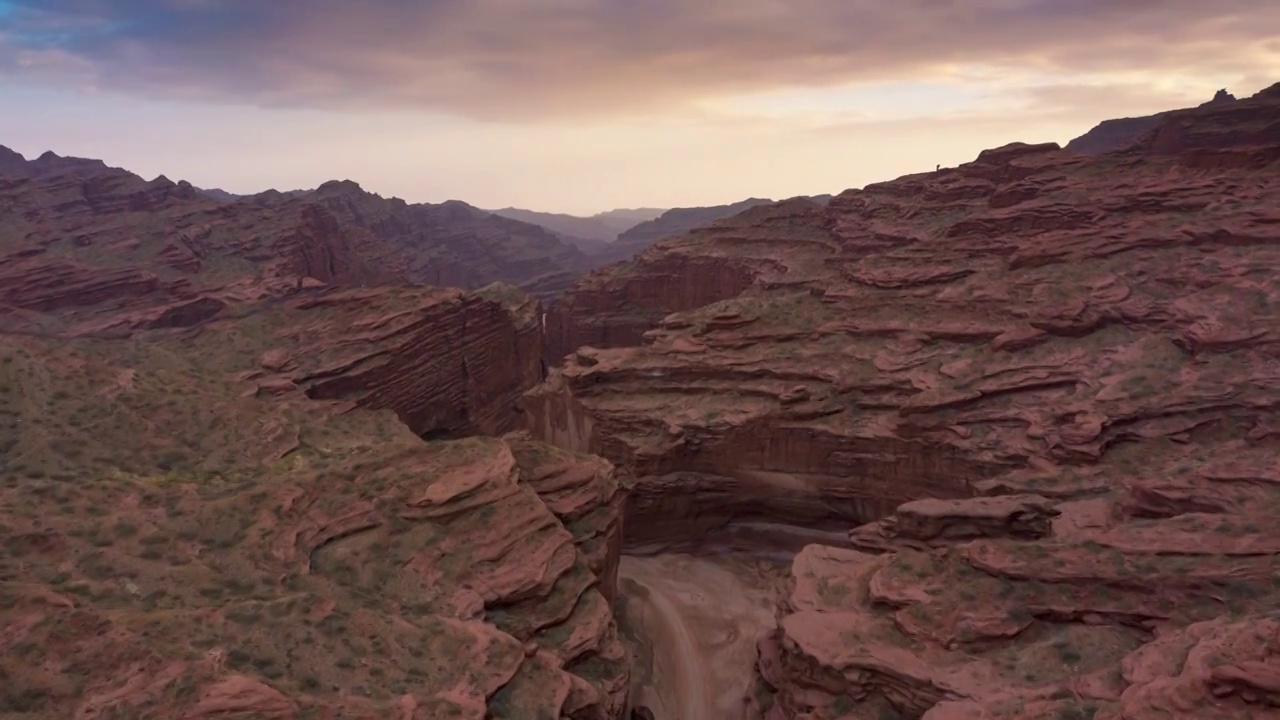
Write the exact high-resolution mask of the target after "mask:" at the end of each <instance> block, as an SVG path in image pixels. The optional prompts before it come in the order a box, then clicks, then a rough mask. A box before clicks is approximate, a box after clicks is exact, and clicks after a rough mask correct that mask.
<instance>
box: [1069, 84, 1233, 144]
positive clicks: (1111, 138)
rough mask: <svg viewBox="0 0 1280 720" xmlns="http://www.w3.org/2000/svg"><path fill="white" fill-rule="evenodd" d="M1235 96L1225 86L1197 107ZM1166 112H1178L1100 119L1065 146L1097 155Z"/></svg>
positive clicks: (1147, 127) (1156, 123)
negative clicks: (1087, 130)
mask: <svg viewBox="0 0 1280 720" xmlns="http://www.w3.org/2000/svg"><path fill="white" fill-rule="evenodd" d="M1235 99H1236V97H1235V96H1234V95H1232V94H1231V93H1229V92H1227V91H1226V90H1225V89H1224V90H1219V91H1218V92H1217V93H1215V94H1214V96H1213V99H1212V100H1209V101H1208V102H1206V103H1203V104H1202V105H1200V107H1208V106H1210V105H1214V104H1221V103H1230V102H1234V101H1235ZM1170 112H1178V111H1177V110H1169V111H1166V112H1161V113H1156V114H1155V115H1146V116H1143V117H1133V118H1115V119H1112V120H1103V121H1102V122H1100V123H1098V124H1097V125H1095V126H1094V127H1093V128H1091V129H1090V130H1089V132H1087V133H1085V134H1084V135H1081V136H1080V137H1078V138H1075V139H1073V140H1072V141H1071V142H1069V143H1067V147H1066V149H1067V150H1070V151H1072V152H1078V153H1081V154H1084V155H1101V154H1102V153H1107V152H1114V151H1116V150H1122V149H1124V148H1125V147H1126V146H1128V145H1129V144H1131V143H1133V142H1134V141H1135V140H1137V139H1138V138H1140V137H1142V136H1143V135H1145V134H1147V133H1149V132H1151V131H1152V130H1154V129H1156V128H1157V127H1159V126H1160V123H1162V122H1164V120H1165V118H1166V117H1167V116H1168V115H1169V113H1170Z"/></svg>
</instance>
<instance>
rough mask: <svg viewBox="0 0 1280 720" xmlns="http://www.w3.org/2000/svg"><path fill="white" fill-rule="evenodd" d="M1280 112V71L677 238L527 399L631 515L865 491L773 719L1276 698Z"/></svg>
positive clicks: (820, 570) (813, 560)
mask: <svg viewBox="0 0 1280 720" xmlns="http://www.w3.org/2000/svg"><path fill="white" fill-rule="evenodd" d="M1278 118H1280V86H1275V87H1272V88H1270V89H1269V90H1266V91H1264V92H1262V93H1260V94H1258V95H1257V96H1255V97H1253V98H1248V99H1243V100H1239V101H1235V102H1222V103H1212V104H1209V105H1206V106H1202V107H1200V108H1197V109H1193V110H1188V111H1180V112H1175V113H1170V114H1168V115H1167V116H1165V117H1164V119H1163V122H1162V123H1161V124H1160V125H1159V127H1157V128H1155V129H1154V130H1152V131H1151V132H1150V133H1148V134H1147V135H1145V136H1144V137H1143V138H1140V139H1139V140H1137V141H1135V142H1134V143H1132V144H1131V145H1130V146H1129V148H1128V149H1126V150H1125V151H1124V152H1120V153H1112V154H1108V155H1103V156H1099V157H1085V156H1082V155H1080V154H1077V153H1070V152H1065V151H1062V150H1060V149H1059V148H1058V147H1057V146H1056V145H1023V144H1014V145H1010V146H1007V147H1003V148H999V149H996V150H990V151H987V152H984V153H982V154H981V155H980V156H979V157H978V158H977V159H976V160H975V161H974V162H972V163H968V164H966V165H963V166H961V167H959V168H955V169H949V170H945V171H942V172H937V173H929V174H922V175H914V176H907V177H904V178H900V179H898V180H896V181H893V182H888V183H881V184H876V185H871V186H868V187H867V188H865V189H863V190H861V191H848V192H845V193H843V194H841V195H839V196H837V197H835V198H833V199H832V200H831V201H830V204H829V205H828V206H827V207H825V208H824V207H821V206H819V205H817V204H814V203H808V202H804V201H789V202H785V203H780V204H777V205H774V206H770V207H761V208H755V209H753V210H751V211H749V212H748V213H747V214H745V215H742V216H739V217H737V218H733V219H731V220H730V221H726V222H723V223H720V224H719V225H718V226H717V227H715V228H711V229H707V230H702V231H698V232H695V233H692V234H690V235H688V236H685V237H684V238H682V239H680V240H678V241H673V242H668V243H662V244H659V245H658V246H655V247H654V248H652V249H650V250H649V251H646V252H645V253H643V254H642V255H641V256H639V258H638V259H637V260H636V261H635V262H633V263H629V264H624V265H622V266H618V267H614V268H609V269H608V270H607V271H605V272H601V273H599V274H596V275H594V276H592V277H590V278H588V279H587V280H585V281H584V282H583V283H582V284H581V285H580V286H579V289H578V290H577V291H576V292H575V293H574V294H573V295H571V297H570V298H569V299H568V301H567V302H566V303H565V305H564V307H563V309H562V310H561V313H562V314H561V315H560V316H559V317H557V318H555V323H556V325H555V327H554V328H553V329H552V332H553V336H552V337H553V343H558V345H553V347H552V350H553V351H559V350H564V349H572V347H574V346H576V345H579V344H595V345H600V346H612V347H608V348H605V349H601V348H584V349H581V350H578V351H577V352H576V353H574V354H572V355H570V356H569V358H568V360H567V362H566V364H565V366H564V368H563V370H562V371H561V372H559V373H556V374H553V376H552V377H551V378H550V379H549V380H548V382H547V383H545V384H544V385H543V386H541V387H540V388H538V389H537V390H535V391H533V392H531V393H530V395H529V396H528V397H527V398H526V410H527V412H528V415H529V419H530V423H531V427H532V429H533V432H534V434H535V436H537V437H539V438H542V439H544V440H547V441H549V442H552V443H554V444H556V445H559V446H561V447H566V448H572V449H574V450H577V451H581V452H596V453H600V454H602V455H604V456H605V457H606V458H608V459H610V460H612V461H614V462H615V463H617V464H619V465H621V466H624V467H627V468H629V469H631V470H632V471H633V473H634V474H635V475H636V489H635V491H634V492H635V494H636V501H635V502H634V503H632V505H631V507H630V508H629V513H628V517H627V519H626V522H627V527H628V537H629V539H631V538H636V539H637V541H645V542H674V541H679V540H682V539H689V538H690V536H699V535H701V534H704V533H706V532H707V531H709V530H711V529H713V528H715V527H717V526H722V525H725V524H726V523H730V522H734V523H736V524H737V525H738V526H739V527H751V526H760V525H761V524H762V523H763V524H766V527H765V528H764V529H765V530H771V534H772V536H773V537H772V539H773V540H774V541H777V542H782V543H784V544H789V545H792V546H794V545H800V544H804V543H805V542H812V540H811V537H810V536H811V534H812V533H813V532H814V531H824V532H827V533H830V532H832V531H835V530H838V529H847V528H850V527H854V526H861V527H860V528H859V529H858V530H856V531H854V532H853V533H852V534H851V535H850V536H848V537H844V536H841V537H838V538H837V539H836V540H834V541H829V542H824V544H822V545H817V546H812V547H809V548H807V549H805V550H804V551H803V552H802V553H801V554H800V555H799V556H798V558H797V559H796V561H795V563H794V565H793V569H792V576H793V579H792V581H791V583H790V590H789V592H788V593H787V595H786V597H785V599H784V601H783V603H782V604H781V607H780V608H779V617H778V629H777V631H776V632H775V633H774V634H773V635H772V636H771V637H770V638H769V639H768V640H767V641H765V642H764V643H762V646H761V658H760V663H759V667H760V672H761V676H762V678H763V683H764V686H763V687H764V688H765V690H766V692H765V693H764V696H765V699H764V704H765V707H766V708H767V709H768V713H769V715H768V717H769V718H771V719H774V720H782V719H784V718H810V719H816V718H831V719H833V720H834V719H835V718H862V717H867V718H873V717H901V718H919V717H926V718H928V719H929V720H943V719H950V718H987V719H988V720H994V719H1005V718H1009V719H1012V718H1026V719H1030V718H1055V717H1057V718H1062V717H1095V718H1104V717H1105V718H1120V717H1124V718H1140V717H1186V718H1191V717H1196V718H1211V717H1212V718H1217V717H1222V718H1245V717H1251V718H1252V717H1256V718H1262V717H1264V716H1267V717H1269V716H1270V715H1272V714H1274V713H1275V707H1276V706H1277V705H1278V704H1280V698H1278V697H1277V696H1276V695H1275V692H1276V690H1275V688H1276V686H1275V684H1274V678H1275V677H1276V673H1277V672H1278V671H1277V666H1276V664H1275V663H1276V658H1277V657H1280V653H1278V652H1277V651H1280V635H1277V630H1276V629H1277V627H1280V626H1278V625H1277V618H1276V617H1274V612H1273V611H1274V608H1275V607H1276V604H1277V602H1278V601H1280V586H1277V585H1276V583H1275V582H1274V576H1275V571H1276V568H1275V565H1274V562H1275V557H1276V553H1277V551H1280V546H1276V542H1275V541H1276V538H1275V537H1274V535H1275V533H1274V532H1273V530H1272V527H1271V526H1272V525H1273V523H1271V522H1270V521H1269V520H1268V518H1269V517H1271V515H1273V514H1274V512H1275V510H1276V508H1277V507H1280V490H1278V488H1280V485H1278V484H1277V483H1278V482H1280V481H1278V480H1277V478H1276V477H1274V476H1275V472H1276V465H1275V462H1274V458H1275V457H1276V455H1277V453H1280V444H1278V443H1280V433H1278V432H1277V425H1276V423H1275V420H1274V418H1275V414H1276V411H1277V408H1278V407H1280V380H1278V379H1277V377H1276V373H1275V363H1276V352H1275V351H1276V345H1275V341H1276V337H1277V334H1278V333H1280V324H1277V318H1280V314H1278V312H1277V308H1278V307H1280V288H1277V285H1276V283H1275V281H1274V278H1273V275H1274V272H1273V269H1274V268H1275V267H1276V266H1277V264H1280V254H1277V253H1278V252H1280V250H1277V248H1280V235H1277V228H1280V214H1278V213H1280V164H1278V163H1280V120H1278ZM668 313H674V314H670V315H668V316H667V317H665V319H661V320H660V321H659V318H662V317H663V316H664V315H667V314H668ZM551 322H552V320H551V318H549V325H551ZM655 325H656V327H655ZM650 328H653V329H650ZM554 333H558V334H559V339H558V340H557V339H555V338H556V337H557V336H556V335H555V334H554ZM641 343H643V344H641ZM628 345H630V346H632V347H624V346H628ZM768 524H772V525H775V526H790V527H795V526H800V527H801V530H800V531H782V532H777V531H776V528H772V529H771V528H769V527H768ZM762 536H763V533H762ZM1160 713H1164V714H1160Z"/></svg>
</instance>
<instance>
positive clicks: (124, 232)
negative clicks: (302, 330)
mask: <svg viewBox="0 0 1280 720" xmlns="http://www.w3.org/2000/svg"><path fill="white" fill-rule="evenodd" d="M6 157H8V160H2V161H0V210H2V212H3V226H0V231H2V232H3V233H4V237H5V239H6V242H5V245H4V247H3V252H4V255H3V256H0V267H2V268H3V270H0V273H2V277H0V287H2V288H4V291H5V295H4V296H0V303H3V304H6V305H11V306H15V307H17V308H20V309H35V310H41V309H45V308H48V307H50V306H63V307H64V306H68V305H75V304H81V305H84V304H89V305H97V304H99V303H103V302H111V301H112V300H113V299H114V298H113V293H115V291H116V289H117V288H122V290H121V291H120V292H119V293H118V294H119V295H121V296H122V297H131V296H135V295H138V294H139V293H137V292H136V291H135V290H136V289H137V288H143V289H145V290H146V291H147V292H148V293H155V294H159V295H163V296H166V297H169V298H170V299H171V300H172V301H174V302H180V301H188V302H189V301H191V300H193V299H199V298H205V297H208V298H211V299H212V300H214V301H224V300H225V299H226V298H228V297H231V298H260V297H266V296H277V295H280V294H283V293H285V292H287V291H289V290H291V289H296V288H297V287H299V286H319V285H324V284H337V285H359V284H413V285H437V286H446V287H459V288H462V289H468V290H469V289H476V288H479V287H483V286H485V285H488V284H490V283H493V282H507V283H510V284H512V285H517V286H521V287H523V288H525V289H526V290H527V291H529V292H530V293H532V294H534V295H537V296H540V297H546V296H549V295H550V294H555V293H557V292H559V291H560V290H562V289H564V288H567V287H568V285H569V284H571V282H572V281H573V279H574V278H575V277H576V276H577V275H578V274H580V273H581V272H582V271H584V270H585V269H586V264H585V263H586V259H585V256H584V255H583V254H582V253H581V251H579V250H578V249H577V248H574V247H572V246H569V245H565V244H564V243H562V242H561V241H560V240H559V239H558V238H557V237H556V236H555V235H554V234H552V233H551V232H549V231H547V230H545V229H543V228H540V227H537V226H535V225H529V224H527V223H522V222H519V221H516V220H511V219H508V218H502V217H497V216H495V215H491V214H490V213H487V212H484V211H482V210H479V209H476V208H474V207H471V206H470V205H467V204H465V203H461V202H457V201H450V202H446V203H441V204H438V205H411V204H408V203H406V202H404V201H403V200H399V199H395V198H391V199H387V198H382V197H380V196H378V195H375V194H373V193H368V192H365V191H364V190H362V189H361V188H360V186H359V185H357V184H356V183H354V182H350V181H333V182H328V183H325V184H323V185H321V186H320V187H318V188H316V189H315V190H312V191H309V192H304V193H281V192H276V191H268V192H265V193H261V194H258V195H253V196H249V197H244V198H239V199H233V200H231V201H223V200H215V199H213V198H210V197H208V196H206V195H204V194H203V193H201V191H199V190H197V189H196V188H194V187H193V186H191V185H190V184H189V183H186V182H178V183H175V182H173V181H171V180H169V179H168V178H165V177H163V176H161V177H159V178H156V179H155V180H152V181H146V180H143V179H142V178H140V177H138V176H136V175H134V174H132V173H129V172H127V171H125V170H121V169H118V168H109V167H107V166H106V165H105V164H104V163H102V162H101V161H97V160H82V159H78V158H60V157H58V156H56V155H54V154H52V153H46V154H45V155H42V156H41V157H40V158H37V159H36V160H31V161H22V160H21V156H18V155H17V154H16V153H12V152H11V151H10V153H9V155H7V156H6ZM24 277H30V280H27V281H25V282H24V281H23V280H22V278H24ZM232 280H234V282H232Z"/></svg>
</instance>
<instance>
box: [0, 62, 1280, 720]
mask: <svg viewBox="0 0 1280 720" xmlns="http://www.w3.org/2000/svg"><path fill="white" fill-rule="evenodd" d="M694 210H696V212H695V211H694ZM659 213H660V211H655V212H654V213H651V214H650V215H651V217H647V218H640V217H638V216H637V217H636V218H633V220H634V222H635V224H634V226H633V227H634V228H638V229H635V230H633V231H631V232H632V234H631V236H630V237H631V241H630V242H631V244H629V245H626V246H625V247H626V252H627V253H630V252H635V253H636V254H635V255H634V256H626V253H622V255H623V256H624V257H625V259H624V257H619V251H618V250H617V248H612V249H609V250H608V251H602V254H600V255H593V254H592V252H593V251H591V250H590V247H591V246H589V244H588V243H585V241H584V242H583V243H579V244H575V243H574V242H570V240H569V239H567V236H566V229H568V230H572V227H570V226H568V225H563V226H558V227H560V229H558V230H556V229H549V228H547V227H543V226H540V225H537V224H536V222H535V221H537V219H538V218H537V217H536V216H535V215H536V214H529V215H527V216H524V215H522V216H520V219H517V218H513V217H506V216H503V215H502V214H495V213H490V212H487V211H483V210H480V209H477V208H475V207H472V206H469V205H466V204H464V203H460V202H450V203H444V204H441V205H415V204H409V203H406V202H404V201H401V200H397V199H393V198H383V197H380V196H378V195H376V194H373V193H369V192H366V191H364V190H363V189H362V188H361V187H360V186H359V185H356V184H355V183H353V182H349V181H340V182H331V183H326V184H325V185H322V186H320V187H319V188H316V189H315V190H311V191H300V192H293V193H280V192H275V191H270V192H266V193H261V194H258V195H252V196H243V197H241V196H230V195H227V194H225V193H223V194H218V193H213V192H209V191H203V190H201V189H199V188H196V187H194V186H193V185H191V184H190V183H187V182H174V181H171V180H169V179H168V178H165V177H163V176H162V177H160V178H157V179H155V180H152V181H147V180H144V179H143V178H141V177H139V176H137V175H134V174H132V173H130V172H127V171H125V170H122V169H118V168H112V167H109V166H107V165H106V164H104V163H102V162H99V161H96V160H85V159H79V158H68V157H61V156H59V155H56V154H54V153H52V152H51V153H47V154H45V155H42V156H40V157H37V158H35V159H27V158H25V157H23V156H21V155H19V154H17V153H15V152H13V151H8V150H5V149H2V148H0V718H6V719H8V718H15V719H31V720H35V719H39V720H45V719H50V720H53V719H59V720H61V719H65V718H75V719H76V720H110V719H129V718H173V719H180V720H224V719H231V720H249V719H250V718H253V719H257V720H311V719H315V720H322V719H323V720H337V719H340V718H341V719H346V718H360V719H364V718H368V719H370V720H372V719H374V718H395V719H396V720H434V719H436V718H459V719H467V720H485V719H487V718H495V719H498V718H510V719H517V720H519V719H530V720H557V719H561V718H570V719H572V720H644V719H646V718H648V719H652V720H1053V719H1057V720H1088V719H1092V720H1122V719H1123V720H1148V719H1150V720H1156V719H1167V720H1181V719H1188V720H1189V719H1192V718H1195V719H1211V718H1223V719H1225V720H1262V719H1263V718H1275V717H1280V610H1277V608H1280V565H1278V564H1277V560H1278V559H1280V525H1278V524H1277V517H1278V516H1280V283H1278V282H1277V270H1278V269H1280V85H1273V86H1271V87H1270V88H1268V89H1266V90H1263V91H1262V92H1260V93H1258V94H1256V95H1254V96H1252V97H1242V98H1239V99H1236V98H1233V97H1231V96H1219V97H1218V98H1215V100H1213V101H1211V102H1209V103H1206V104H1204V105H1202V106H1199V107H1196V108H1190V109H1186V110H1178V111H1171V112H1167V113H1162V114H1161V115H1159V116H1157V117H1154V118H1151V119H1148V120H1147V121H1144V122H1142V123H1136V124H1135V123H1129V124H1128V125H1125V126H1124V127H1121V128H1119V129H1117V126H1115V125H1114V124H1110V125H1109V124H1106V123H1104V124H1103V125H1102V126H1099V130H1097V131H1095V133H1094V134H1091V135H1090V136H1086V138H1085V139H1084V140H1082V141H1081V142H1079V143H1073V146H1068V147H1066V148H1064V147H1060V146H1059V145H1057V144H1052V143H1049V144H1024V143H1017V142H1015V143H1012V144H1008V145H1005V146H1003V147H998V148H994V149H991V150H987V151H984V152H982V153H981V154H979V155H978V156H977V157H976V158H974V159H973V160H972V161H970V162H966V163H964V164H961V165H959V166H956V167H940V168H939V169H938V170H936V171H934V172H927V173H920V174H914V175H908V176H904V177H900V178H898V179H896V180H892V181H888V182H883V183H878V184H872V185H868V186H866V187H863V188H861V189H852V190H847V191H844V192H841V193H839V194H837V195H834V196H830V197H826V196H817V197H798V198H793V199H790V200H784V201H781V202H773V201H765V200H756V199H753V200H750V201H746V202H744V203H740V204H737V205H732V206H724V207H722V208H698V209H692V210H691V209H682V210H681V211H680V212H676V211H675V210H672V211H671V212H668V213H665V214H659ZM511 214H512V213H508V215H511ZM641 223H656V225H651V226H649V228H648V229H646V228H643V227H640V226H641ZM574 227H576V226H574ZM615 229H616V228H615ZM624 234H625V233H624ZM619 237H620V238H621V236H619ZM584 247H586V248H588V249H587V250H584V249H583V248H584ZM619 260H620V261H619Z"/></svg>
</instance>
